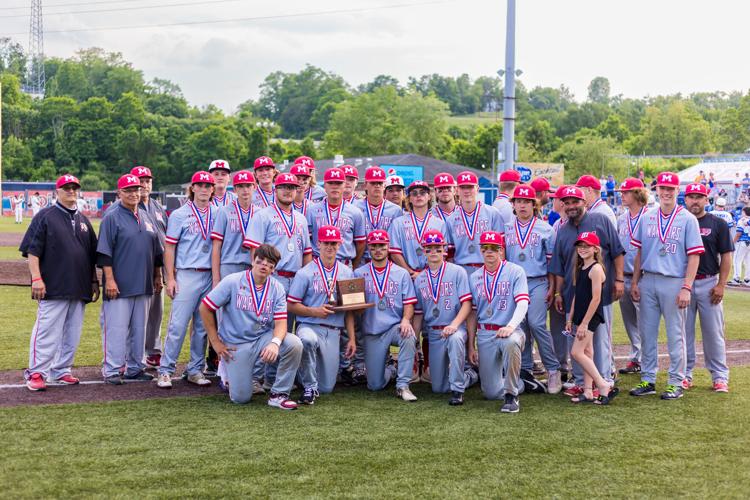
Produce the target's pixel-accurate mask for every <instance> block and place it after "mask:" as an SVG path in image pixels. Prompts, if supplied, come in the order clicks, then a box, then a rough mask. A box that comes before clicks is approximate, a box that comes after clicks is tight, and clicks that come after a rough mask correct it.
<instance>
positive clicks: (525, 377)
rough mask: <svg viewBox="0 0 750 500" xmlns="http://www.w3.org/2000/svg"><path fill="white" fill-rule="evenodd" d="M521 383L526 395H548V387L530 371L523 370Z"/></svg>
mask: <svg viewBox="0 0 750 500" xmlns="http://www.w3.org/2000/svg"><path fill="white" fill-rule="evenodd" d="M521 381H522V382H523V387H524V390H523V392H525V393H526V394H546V393H547V385H546V384H545V383H544V382H542V381H541V380H539V379H537V378H536V377H535V376H534V374H533V373H531V372H530V371H529V370H521Z"/></svg>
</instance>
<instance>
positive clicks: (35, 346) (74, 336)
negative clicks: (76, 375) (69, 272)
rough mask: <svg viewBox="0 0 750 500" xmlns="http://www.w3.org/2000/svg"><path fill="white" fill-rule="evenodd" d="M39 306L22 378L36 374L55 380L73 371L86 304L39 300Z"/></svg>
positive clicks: (74, 301)
mask: <svg viewBox="0 0 750 500" xmlns="http://www.w3.org/2000/svg"><path fill="white" fill-rule="evenodd" d="M38 304H39V306H38V308H37V313H36V322H35V323H34V330H33V331H32V332H31V341H30V343H29V367H28V368H27V369H26V371H25V372H24V376H25V377H26V378H27V379H28V378H29V377H30V376H31V374H33V373H39V374H41V375H42V377H44V378H45V379H48V380H50V381H52V380H57V379H59V378H60V377H62V376H64V375H66V374H68V373H70V372H71V369H72V368H73V358H74V357H75V354H76V350H77V349H78V343H79V342H80V340H81V327H82V326H83V312H84V309H85V308H86V304H84V302H83V301H82V300H40V301H38Z"/></svg>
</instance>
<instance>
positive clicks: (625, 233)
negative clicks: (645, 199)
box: [617, 207, 648, 274]
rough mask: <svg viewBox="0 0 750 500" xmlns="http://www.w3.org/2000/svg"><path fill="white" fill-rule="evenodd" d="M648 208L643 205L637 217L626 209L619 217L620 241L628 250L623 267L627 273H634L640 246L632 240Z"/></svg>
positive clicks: (626, 250)
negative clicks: (632, 215) (632, 242)
mask: <svg viewBox="0 0 750 500" xmlns="http://www.w3.org/2000/svg"><path fill="white" fill-rule="evenodd" d="M646 210H648V208H647V207H643V208H641V210H640V212H638V214H636V216H635V217H631V215H630V211H629V210H627V209H626V210H625V212H623V213H622V214H620V216H619V217H618V218H617V234H618V235H619V236H620V243H621V244H622V247H623V248H624V249H625V252H626V253H625V265H624V267H623V269H624V271H625V274H633V264H634V263H635V256H636V254H637V253H638V247H636V246H635V245H632V244H631V240H632V239H633V235H634V234H635V233H636V231H637V230H638V227H639V226H640V224H641V221H642V219H643V214H644V213H645V212H646Z"/></svg>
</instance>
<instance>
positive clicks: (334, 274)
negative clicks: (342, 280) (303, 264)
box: [315, 258, 339, 297]
mask: <svg viewBox="0 0 750 500" xmlns="http://www.w3.org/2000/svg"><path fill="white" fill-rule="evenodd" d="M315 264H316V265H317V266H318V271H320V275H321V276H322V277H323V286H325V288H326V297H329V296H330V295H331V289H330V287H329V286H328V274H326V266H324V265H323V262H322V261H321V260H320V258H317V259H315ZM338 275H339V261H338V260H334V261H333V269H332V270H331V284H332V286H333V284H334V283H336V278H337V277H338Z"/></svg>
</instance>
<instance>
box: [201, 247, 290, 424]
mask: <svg viewBox="0 0 750 500" xmlns="http://www.w3.org/2000/svg"><path fill="white" fill-rule="evenodd" d="M280 259H281V255H280V254H279V251H278V250H276V249H275V248H274V247H272V246H270V245H260V247H258V248H257V249H256V250H255V253H254V256H253V267H252V269H251V270H248V271H244V272H239V273H234V274H230V275H229V276H227V277H226V278H224V279H222V280H221V281H220V282H219V285H218V286H217V287H216V288H214V289H213V290H211V292H210V293H209V294H208V295H206V297H204V298H203V302H202V304H201V307H200V314H201V319H202V320H203V324H204V325H205V327H206V333H207V334H208V340H209V342H211V345H212V346H213V348H214V350H215V351H216V354H218V355H219V357H220V358H221V359H222V360H223V363H224V364H225V365H226V371H227V380H228V383H229V398H230V399H231V400H232V402H234V403H248V402H249V401H250V398H251V397H252V395H253V377H252V374H253V367H254V366H255V362H256V359H257V358H258V356H260V358H261V359H262V360H263V362H264V363H268V364H275V363H277V362H278V368H277V373H276V381H275V382H274V384H273V387H272V388H271V395H270V397H269V398H268V405H269V406H274V407H276V408H281V409H282V410H294V409H296V408H297V403H295V402H294V401H293V400H291V399H289V392H290V391H291V390H292V384H293V383H294V377H295V376H296V375H297V369H298V368H299V363H300V358H301V357H302V342H300V340H299V339H298V338H297V337H295V336H294V335H287V334H286V317H287V312H286V293H285V292H284V287H283V286H282V285H281V283H279V282H278V281H276V280H275V279H274V278H272V277H271V274H273V271H274V269H275V268H276V264H277V263H278V262H279V260H280ZM219 308H222V310H221V311H222V312H221V324H220V326H219V328H218V331H217V326H216V311H217V310H218V309H219Z"/></svg>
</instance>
